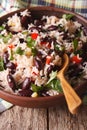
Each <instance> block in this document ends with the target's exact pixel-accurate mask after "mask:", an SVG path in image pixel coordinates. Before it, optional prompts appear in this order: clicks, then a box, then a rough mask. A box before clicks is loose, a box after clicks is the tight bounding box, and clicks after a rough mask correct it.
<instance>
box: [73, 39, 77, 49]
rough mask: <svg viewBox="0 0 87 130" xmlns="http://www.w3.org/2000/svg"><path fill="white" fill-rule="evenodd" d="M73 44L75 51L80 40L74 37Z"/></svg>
mask: <svg viewBox="0 0 87 130" xmlns="http://www.w3.org/2000/svg"><path fill="white" fill-rule="evenodd" d="M73 46H74V51H76V49H77V47H78V40H77V39H74V41H73Z"/></svg>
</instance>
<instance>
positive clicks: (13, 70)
mask: <svg viewBox="0 0 87 130" xmlns="http://www.w3.org/2000/svg"><path fill="white" fill-rule="evenodd" d="M6 68H9V69H10V72H11V74H14V73H15V71H16V65H15V64H14V63H13V62H8V63H7V64H6Z"/></svg>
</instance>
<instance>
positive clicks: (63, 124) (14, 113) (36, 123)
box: [0, 105, 87, 130]
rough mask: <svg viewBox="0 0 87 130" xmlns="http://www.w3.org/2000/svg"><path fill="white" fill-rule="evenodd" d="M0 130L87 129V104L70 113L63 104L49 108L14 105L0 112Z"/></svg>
mask: <svg viewBox="0 0 87 130" xmlns="http://www.w3.org/2000/svg"><path fill="white" fill-rule="evenodd" d="M0 130H87V106H82V107H81V108H80V111H79V113H78V114H77V115H71V114H70V113H69V112H68V110H67V107H66V106H65V105H63V106H58V107H55V108H49V109H44V108H40V109H35V108H34V109H32V108H23V107H18V106H14V107H12V108H11V109H9V110H7V111H5V112H3V113H2V114H0Z"/></svg>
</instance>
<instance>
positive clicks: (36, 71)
mask: <svg viewBox="0 0 87 130" xmlns="http://www.w3.org/2000/svg"><path fill="white" fill-rule="evenodd" d="M73 17H74V16H73V15H70V14H64V15H63V16H62V17H61V18H58V17H57V16H42V18H41V19H33V17H32V16H31V13H30V12H29V11H28V10H24V11H23V12H20V14H17V13H16V14H14V15H13V16H12V17H9V18H8V19H7V22H4V23H3V24H2V25H0V86H1V87H3V88H4V90H5V91H8V92H11V93H14V94H17V95H21V96H28V97H39V96H53V95H58V94H59V93H62V88H61V83H60V81H59V80H58V79H57V72H58V71H59V70H60V69H61V67H62V65H63V54H64V53H67V54H68V56H69V58H70V64H69V68H68V70H67V72H66V78H67V80H69V82H70V84H71V85H72V87H74V86H76V85H79V84H80V83H81V81H85V80H86V79H87V58H86V57H87V31H86V29H85V28H84V26H83V25H82V24H80V23H79V22H78V21H75V20H73Z"/></svg>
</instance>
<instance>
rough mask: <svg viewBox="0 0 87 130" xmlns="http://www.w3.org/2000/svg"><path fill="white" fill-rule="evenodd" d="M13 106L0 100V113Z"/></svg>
mask: <svg viewBox="0 0 87 130" xmlns="http://www.w3.org/2000/svg"><path fill="white" fill-rule="evenodd" d="M12 106H13V104H11V103H9V102H6V101H5V100H3V99H0V113H2V112H3V111H5V110H7V109H9V108H10V107H12Z"/></svg>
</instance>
